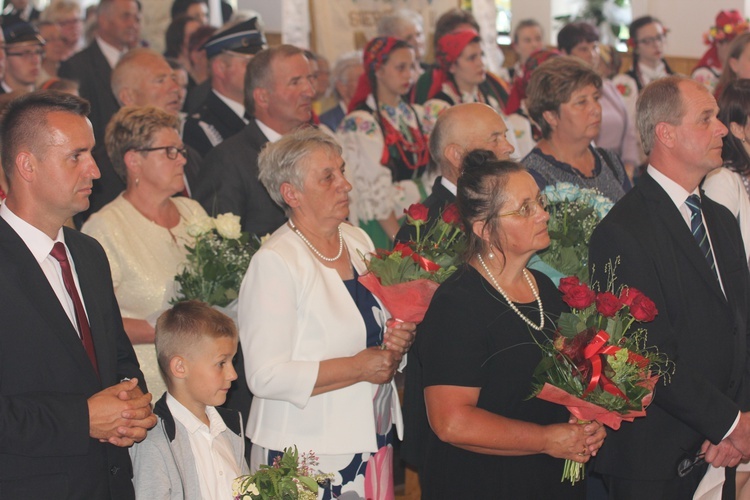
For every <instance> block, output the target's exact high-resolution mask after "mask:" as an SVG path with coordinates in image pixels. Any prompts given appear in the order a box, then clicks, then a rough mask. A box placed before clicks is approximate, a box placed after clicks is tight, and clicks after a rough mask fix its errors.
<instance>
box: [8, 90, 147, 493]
mask: <svg viewBox="0 0 750 500" xmlns="http://www.w3.org/2000/svg"><path fill="white" fill-rule="evenodd" d="M87 112H88V103H87V102H86V101H84V100H82V99H80V98H78V97H76V96H71V95H68V94H61V93H57V92H34V93H31V94H27V95H25V96H23V97H21V98H20V99H18V100H16V101H14V102H13V103H11V104H10V105H9V107H8V108H7V110H6V114H5V115H4V117H3V120H2V124H1V126H2V165H3V170H4V172H5V174H6V175H7V177H8V180H9V183H10V186H11V188H10V190H9V193H8V198H7V199H6V201H5V203H4V204H3V205H2V206H0V275H2V276H3V279H2V280H0V303H2V304H3V307H2V308H1V309H0V325H2V328H0V367H2V370H0V498H3V499H27V498H34V497H37V496H39V494H40V492H45V494H47V495H51V496H53V497H55V498H65V499H81V500H83V499H94V498H96V499H103V498H113V499H115V498H116V499H131V498H134V492H133V486H132V482H131V476H132V467H131V464H130V458H129V456H128V451H127V449H126V447H128V446H130V445H132V444H133V442H135V441H140V440H142V439H143V438H144V437H145V436H146V429H148V428H150V427H152V426H153V425H154V424H155V423H156V419H155V417H154V416H153V415H152V414H151V409H150V404H149V403H150V401H151V395H150V394H147V393H146V388H145V384H143V383H142V380H143V375H142V373H141V371H140V369H139V367H138V362H137V360H136V357H135V353H134V352H133V348H132V346H131V345H130V341H129V340H128V338H127V336H126V334H125V330H124V328H123V326H122V319H121V317H120V313H119V309H118V306H117V301H116V300H115V296H114V291H113V289H112V281H111V276H110V272H109V264H108V262H107V256H106V254H105V253H104V250H103V249H102V247H101V246H100V245H99V244H98V243H97V242H96V241H95V240H93V239H91V238H89V237H87V236H85V235H83V234H81V233H79V232H77V231H74V230H70V229H68V228H63V223H64V222H65V221H66V220H67V219H69V218H70V217H71V216H72V215H73V214H75V213H76V212H78V211H80V210H83V209H85V208H86V207H87V206H88V195H89V193H90V192H91V184H92V181H93V179H95V178H96V177H98V175H99V172H98V170H97V167H96V164H95V163H94V160H93V158H92V156H91V149H92V148H93V146H94V135H93V133H92V130H91V124H90V123H89V122H88V120H87V119H86V113H87ZM139 384H140V385H139Z"/></svg>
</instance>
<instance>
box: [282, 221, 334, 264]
mask: <svg viewBox="0 0 750 500" xmlns="http://www.w3.org/2000/svg"><path fill="white" fill-rule="evenodd" d="M289 227H291V228H292V230H294V232H295V233H297V236H299V237H300V238H301V239H302V241H304V242H305V244H306V245H307V246H308V247H310V250H312V251H313V253H314V254H315V255H317V256H318V257H319V258H320V259H321V260H324V261H326V262H336V261H337V260H339V259H340V258H341V254H342V253H344V236H343V235H342V234H341V225H339V227H338V230H339V253H337V254H336V256H335V257H326V256H325V255H323V254H322V253H320V251H319V250H318V249H317V248H315V247H314V246H313V244H312V243H310V240H308V239H307V238H305V235H304V234H302V231H300V230H299V229H297V226H295V225H294V222H292V219H289Z"/></svg>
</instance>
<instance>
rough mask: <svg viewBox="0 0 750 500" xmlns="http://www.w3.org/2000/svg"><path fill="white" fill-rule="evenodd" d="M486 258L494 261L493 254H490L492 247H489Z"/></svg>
mask: <svg viewBox="0 0 750 500" xmlns="http://www.w3.org/2000/svg"><path fill="white" fill-rule="evenodd" d="M487 258H488V259H494V258H495V254H494V253H492V247H490V251H489V253H488V254H487Z"/></svg>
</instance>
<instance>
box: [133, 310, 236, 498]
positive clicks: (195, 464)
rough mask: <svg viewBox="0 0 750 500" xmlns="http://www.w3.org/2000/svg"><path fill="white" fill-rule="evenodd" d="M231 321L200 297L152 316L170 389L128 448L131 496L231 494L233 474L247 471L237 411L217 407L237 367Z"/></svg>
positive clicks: (234, 333) (173, 496) (233, 378)
mask: <svg viewBox="0 0 750 500" xmlns="http://www.w3.org/2000/svg"><path fill="white" fill-rule="evenodd" d="M237 339H238V336H237V328H236V326H235V325H234V322H233V321H232V320H231V319H230V318H228V317H227V316H225V315H224V314H222V313H220V312H219V311H217V310H215V309H213V308H211V307H210V306H208V305H207V304H204V303H203V302H198V301H186V302H180V303H178V304H176V305H175V306H174V307H172V308H171V309H169V310H167V311H165V312H164V313H163V314H162V315H161V316H160V317H159V319H158V321H157V322H156V353H157V356H158V360H159V368H160V369H161V372H162V374H163V375H164V378H165V380H166V382H167V392H166V393H164V396H162V398H161V399H160V400H159V401H158V402H157V403H156V405H155V407H154V413H155V414H156V415H157V416H158V418H159V420H158V422H157V424H156V426H155V427H154V428H153V429H151V430H150V431H149V433H148V436H147V437H146V439H145V440H143V441H142V442H141V443H138V444H137V445H135V446H133V447H132V448H131V449H130V456H131V459H132V461H133V484H134V485H135V492H136V498H144V499H146V498H147V499H155V498H160V499H161V498H163V499H186V500H187V499H192V498H194V499H206V500H208V499H217V500H218V499H227V498H232V481H233V480H234V478H236V477H238V476H240V475H243V474H248V473H249V471H248V467H247V462H246V461H245V458H244V456H245V455H244V444H245V439H244V436H243V424H242V417H241V416H240V414H239V412H236V411H233V410H227V409H224V408H216V406H219V405H221V404H223V403H224V401H225V400H226V396H227V391H228V390H229V387H230V386H231V384H232V381H233V380H235V379H236V378H237V373H236V372H235V370H234V367H233V366H232V358H233V357H234V355H235V353H236V352H237Z"/></svg>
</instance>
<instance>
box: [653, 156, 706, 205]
mask: <svg viewBox="0 0 750 500" xmlns="http://www.w3.org/2000/svg"><path fill="white" fill-rule="evenodd" d="M646 171H647V172H648V175H650V176H651V178H652V179H654V180H655V181H656V183H657V184H659V186H661V188H662V189H663V190H664V191H666V192H667V195H669V197H670V198H671V199H672V203H674V204H675V206H676V207H677V208H678V209H679V208H680V207H681V206H682V205H684V204H685V200H687V198H688V196H690V195H692V194H697V195H698V196H700V191H699V190H698V188H695V190H694V191H693V192H692V193H690V192H688V191H687V190H686V189H685V188H684V187H682V186H680V185H679V184H677V183H676V182H675V181H673V180H672V179H670V178H669V177H667V176H666V175H664V174H663V173H661V172H660V171H659V170H658V169H657V168H656V167H654V166H653V165H651V164H650V163H649V165H648V168H647V170H646Z"/></svg>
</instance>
